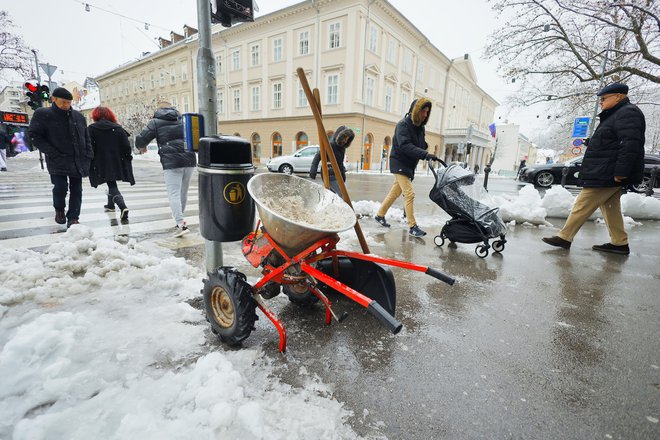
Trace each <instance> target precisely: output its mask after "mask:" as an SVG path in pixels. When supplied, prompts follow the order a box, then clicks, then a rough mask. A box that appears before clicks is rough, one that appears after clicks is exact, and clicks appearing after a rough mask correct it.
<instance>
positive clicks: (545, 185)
mask: <svg viewBox="0 0 660 440" xmlns="http://www.w3.org/2000/svg"><path fill="white" fill-rule="evenodd" d="M546 175H547V176H548V179H547V180H548V181H549V182H550V183H545V182H544V183H541V180H545V179H541V177H542V176H546ZM534 183H536V186H540V187H541V188H550V187H551V186H552V184H553V183H555V176H554V175H553V174H552V173H551V172H550V171H541V172H540V173H538V174H537V175H536V177H535V178H534Z"/></svg>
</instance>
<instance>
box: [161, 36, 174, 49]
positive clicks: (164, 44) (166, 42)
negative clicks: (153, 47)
mask: <svg viewBox="0 0 660 440" xmlns="http://www.w3.org/2000/svg"><path fill="white" fill-rule="evenodd" d="M158 45H159V46H160V48H161V49H165V48H166V47H167V46H170V45H172V42H171V41H170V40H168V39H167V38H163V37H158Z"/></svg>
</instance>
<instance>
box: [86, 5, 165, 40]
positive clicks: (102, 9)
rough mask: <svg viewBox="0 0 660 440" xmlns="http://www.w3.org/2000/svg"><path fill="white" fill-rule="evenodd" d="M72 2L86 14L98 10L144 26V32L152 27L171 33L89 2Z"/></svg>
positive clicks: (161, 27)
mask: <svg viewBox="0 0 660 440" xmlns="http://www.w3.org/2000/svg"><path fill="white" fill-rule="evenodd" d="M73 1H74V2H76V3H79V4H81V5H83V6H84V7H85V11H87V12H91V9H92V8H94V9H98V10H99V11H103V12H105V13H108V14H112V15H115V16H117V17H121V18H124V19H126V20H130V21H133V22H135V23H140V24H144V28H145V29H146V30H149V28H150V27H151V26H153V27H155V28H158V29H162V30H164V31H166V32H171V29H168V28H166V27H163V26H158V25H156V24H153V23H148V22H146V21H144V20H138V19H137V18H133V17H129V16H127V15H124V14H120V13H118V12H114V11H109V10H107V9H104V8H102V7H100V6H96V5H93V4H91V3H89V2H86V1H82V0H73Z"/></svg>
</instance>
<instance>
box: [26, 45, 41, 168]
mask: <svg viewBox="0 0 660 440" xmlns="http://www.w3.org/2000/svg"><path fill="white" fill-rule="evenodd" d="M32 53H33V54H34V64H35V66H36V68H37V72H36V73H37V100H38V102H39V107H41V96H39V93H40V89H41V75H39V59H38V58H37V51H36V50H34V49H32ZM28 131H29V129H28ZM28 135H29V134H28ZM30 140H32V139H30ZM37 149H38V148H37ZM38 150H39V149H38ZM39 163H40V164H41V169H42V170H43V169H44V156H43V154H41V150H39Z"/></svg>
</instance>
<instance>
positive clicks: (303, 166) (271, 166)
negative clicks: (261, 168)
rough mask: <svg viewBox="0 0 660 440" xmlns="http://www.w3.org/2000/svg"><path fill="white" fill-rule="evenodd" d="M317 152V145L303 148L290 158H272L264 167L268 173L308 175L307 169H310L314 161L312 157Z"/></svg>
mask: <svg viewBox="0 0 660 440" xmlns="http://www.w3.org/2000/svg"><path fill="white" fill-rule="evenodd" d="M318 152H319V146H318V145H311V146H309V147H304V148H301V149H300V150H298V151H296V152H295V153H293V154H292V155H291V156H279V157H273V158H272V159H271V160H269V161H268V164H266V167H267V168H268V171H272V172H274V173H285V174H291V173H309V169H310V168H311V167H312V160H314V156H315V155H316V153H318Z"/></svg>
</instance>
